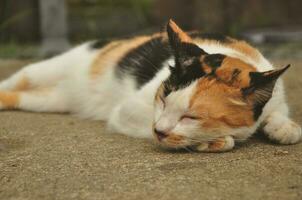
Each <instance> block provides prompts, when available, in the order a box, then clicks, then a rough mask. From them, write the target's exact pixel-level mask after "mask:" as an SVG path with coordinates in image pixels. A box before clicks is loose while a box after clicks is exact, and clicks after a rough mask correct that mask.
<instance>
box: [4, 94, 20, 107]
mask: <svg viewBox="0 0 302 200" xmlns="http://www.w3.org/2000/svg"><path fill="white" fill-rule="evenodd" d="M0 104H1V106H3V107H4V108H8V109H11V108H16V107H17V106H18V104H19V94H18V93H17V92H0Z"/></svg>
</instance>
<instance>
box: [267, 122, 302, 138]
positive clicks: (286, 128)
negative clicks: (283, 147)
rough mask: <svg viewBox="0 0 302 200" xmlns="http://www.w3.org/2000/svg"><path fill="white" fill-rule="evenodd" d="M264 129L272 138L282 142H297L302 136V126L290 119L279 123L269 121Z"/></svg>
mask: <svg viewBox="0 0 302 200" xmlns="http://www.w3.org/2000/svg"><path fill="white" fill-rule="evenodd" d="M263 130H264V132H265V134H266V135H268V137H269V138H270V139H271V140H274V141H277V142H279V143H280V144H295V143H298V142H299V141H301V138H302V132H301V127H300V126H299V125H298V124H297V123H295V122H293V121H291V120H290V119H288V120H286V121H282V122H281V121H280V122H279V123H272V122H269V123H267V124H266V125H265V126H264V129H263Z"/></svg>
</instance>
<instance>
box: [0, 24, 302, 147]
mask: <svg viewBox="0 0 302 200" xmlns="http://www.w3.org/2000/svg"><path fill="white" fill-rule="evenodd" d="M288 68H289V65H288V66H286V67H283V68H281V69H273V66H272V64H270V63H269V61H267V60H266V59H265V58H264V57H263V56H262V55H261V53H260V52H259V51H258V50H256V49H255V48H253V47H251V46H250V45H249V44H247V43H246V42H244V41H241V40H236V39H233V38H230V37H226V36H219V35H209V34H199V33H191V34H189V33H185V32H184V31H183V30H181V28H179V27H178V26H177V25H176V23H175V22H173V21H172V20H170V21H169V22H168V24H167V28H166V32H164V33H158V34H155V35H152V36H140V37H135V38H131V39H122V40H116V41H113V42H108V43H106V44H104V43H103V42H99V41H92V42H87V43H85V44H82V45H80V46H78V47H76V48H74V49H72V50H70V51H68V52H66V53H64V54H62V55H59V56H56V57H54V58H51V59H48V60H45V61H42V62H39V63H36V64H30V65H28V66H26V67H24V68H23V69H21V70H20V71H18V72H17V73H15V74H14V75H12V76H11V77H10V78H8V79H7V80H4V81H2V82H1V83H0V109H2V110H7V109H21V110H27V111H35V112H62V113H63V112H68V113H73V114H76V115H78V116H80V117H84V118H90V119H95V120H103V121H106V122H107V125H108V128H109V130H111V131H113V132H118V133H123V134H126V135H129V136H133V137H142V138H155V140H156V141H157V142H158V143H159V144H161V145H162V146H165V147H169V148H191V149H195V150H197V151H205V152H209V151H210V152H221V151H227V150H230V149H232V148H233V147H234V144H235V142H234V141H237V140H238V141H241V140H245V139H247V138H248V137H249V136H251V135H252V134H253V133H254V132H255V131H256V129H257V128H262V129H263V131H264V133H265V134H267V136H268V137H269V138H270V139H272V140H274V141H277V142H279V143H281V144H294V143H297V142H298V141H299V140H300V139H301V128H300V126H299V125H297V124H296V123H295V122H293V121H292V120H291V119H290V118H289V117H288V106H287V104H286V102H285V94H284V89H283V85H282V82H281V80H279V79H278V78H279V77H280V75H282V74H283V73H284V72H285V71H286V70H287V69H288Z"/></svg>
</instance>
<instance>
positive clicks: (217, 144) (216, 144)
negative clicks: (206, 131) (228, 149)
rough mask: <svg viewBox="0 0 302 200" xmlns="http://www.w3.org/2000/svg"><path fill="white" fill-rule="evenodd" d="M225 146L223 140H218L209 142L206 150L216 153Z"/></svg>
mask: <svg viewBox="0 0 302 200" xmlns="http://www.w3.org/2000/svg"><path fill="white" fill-rule="evenodd" d="M224 145H225V140H224V139H223V138H218V139H216V140H215V141H213V142H209V146H208V149H209V150H210V151H218V150H220V149H222V148H223V147H224Z"/></svg>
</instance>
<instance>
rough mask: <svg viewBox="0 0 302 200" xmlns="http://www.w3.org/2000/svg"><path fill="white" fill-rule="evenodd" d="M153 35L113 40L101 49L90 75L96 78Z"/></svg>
mask: <svg viewBox="0 0 302 200" xmlns="http://www.w3.org/2000/svg"><path fill="white" fill-rule="evenodd" d="M152 38H153V37H152V36H139V37H136V38H133V39H129V40H119V41H115V42H111V43H109V44H108V45H106V46H105V47H103V48H102V49H101V50H100V53H99V55H98V57H97V58H96V59H95V61H94V62H93V64H92V66H91V68H90V77H91V78H92V79H95V78H96V77H98V76H99V75H100V74H102V73H103V72H104V71H105V69H106V68H107V66H110V65H112V63H117V62H118V61H119V60H120V59H121V58H122V57H123V56H124V55H125V54H126V53H127V52H129V51H130V50H132V49H134V48H136V47H138V46H140V45H142V44H144V43H145V42H147V41H149V40H150V39H152Z"/></svg>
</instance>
